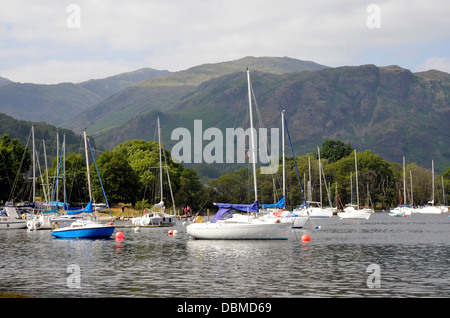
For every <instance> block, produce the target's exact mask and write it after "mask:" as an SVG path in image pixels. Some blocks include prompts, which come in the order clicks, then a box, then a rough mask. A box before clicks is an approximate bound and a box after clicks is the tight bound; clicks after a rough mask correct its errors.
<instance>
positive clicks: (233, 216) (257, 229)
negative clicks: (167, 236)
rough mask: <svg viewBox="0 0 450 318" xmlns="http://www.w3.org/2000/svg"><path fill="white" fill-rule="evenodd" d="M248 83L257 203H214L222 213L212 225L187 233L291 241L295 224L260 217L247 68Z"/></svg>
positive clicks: (193, 227)
mask: <svg viewBox="0 0 450 318" xmlns="http://www.w3.org/2000/svg"><path fill="white" fill-rule="evenodd" d="M247 84H248V99H249V116H250V139H251V140H250V142H251V150H252V156H253V157H252V158H253V160H252V161H253V183H254V192H255V202H254V203H253V204H231V203H214V204H215V205H216V206H217V207H219V211H218V212H217V214H216V215H215V217H214V218H213V219H212V220H211V221H210V222H206V223H193V224H190V225H188V226H187V227H186V232H187V233H188V234H189V235H190V236H191V237H192V238H194V239H208V240H214V239H216V240H287V239H288V238H289V234H290V231H291V229H292V222H281V220H280V219H279V218H266V219H264V218H261V217H258V216H257V214H258V213H259V211H260V210H259V203H258V191H257V182H256V149H255V140H254V133H253V115H252V95H251V84H250V71H249V69H247ZM239 211H241V212H246V214H244V215H242V214H239Z"/></svg>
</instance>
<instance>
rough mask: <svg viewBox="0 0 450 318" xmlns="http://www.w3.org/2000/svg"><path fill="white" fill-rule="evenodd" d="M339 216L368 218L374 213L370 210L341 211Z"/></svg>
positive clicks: (344, 217) (343, 217)
mask: <svg viewBox="0 0 450 318" xmlns="http://www.w3.org/2000/svg"><path fill="white" fill-rule="evenodd" d="M337 215H338V217H339V218H341V219H363V220H368V219H369V218H370V216H371V215H372V213H370V212H362V211H361V212H359V211H355V212H339V213H338V214H337Z"/></svg>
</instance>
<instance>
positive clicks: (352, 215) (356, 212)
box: [337, 150, 374, 220]
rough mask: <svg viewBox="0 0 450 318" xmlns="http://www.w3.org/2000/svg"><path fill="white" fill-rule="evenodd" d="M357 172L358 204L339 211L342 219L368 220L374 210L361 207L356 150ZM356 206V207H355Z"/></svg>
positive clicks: (356, 164) (356, 165)
mask: <svg viewBox="0 0 450 318" xmlns="http://www.w3.org/2000/svg"><path fill="white" fill-rule="evenodd" d="M355 172H356V200H357V201H356V202H357V204H356V205H350V206H347V207H346V208H344V212H338V214H337V215H338V217H339V218H340V219H365V220H368V219H369V218H370V216H371V215H372V213H373V212H374V211H373V210H372V209H369V208H365V209H360V208H359V190H358V162H357V159H356V150H355ZM355 207H356V208H355Z"/></svg>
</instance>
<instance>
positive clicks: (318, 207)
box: [294, 147, 333, 219]
mask: <svg viewBox="0 0 450 318" xmlns="http://www.w3.org/2000/svg"><path fill="white" fill-rule="evenodd" d="M317 153H318V158H319V189H320V201H312V197H311V188H312V185H311V160H310V158H308V159H309V160H308V163H309V181H308V192H307V193H308V198H307V203H308V204H307V206H308V208H306V206H305V205H303V206H302V207H301V208H300V209H296V210H294V212H295V213H298V214H299V215H301V216H306V217H310V218H312V219H316V218H331V217H333V208H331V202H330V207H323V204H322V175H323V177H324V180H325V175H324V174H323V169H322V164H321V160H320V149H319V147H317ZM327 193H328V191H327ZM328 200H329V201H330V198H329V193H328Z"/></svg>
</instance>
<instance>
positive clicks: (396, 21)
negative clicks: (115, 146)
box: [0, 0, 450, 84]
mask: <svg viewBox="0 0 450 318" xmlns="http://www.w3.org/2000/svg"><path fill="white" fill-rule="evenodd" d="M71 4H75V5H76V8H78V9H79V11H78V12H75V11H74V10H71V9H73V7H70V5H71ZM370 4H375V5H376V6H377V8H379V15H377V16H376V17H379V22H380V24H379V28H378V27H375V28H370V27H369V26H368V20H369V21H374V20H373V19H374V18H375V16H374V14H375V13H374V11H369V12H368V11H367V9H368V6H369V5H370ZM0 8H1V10H0V76H1V77H6V78H8V79H11V80H13V81H17V82H32V83H45V84H52V83H60V82H75V83H77V82H81V81H85V80H89V79H92V78H104V77H107V76H111V75H115V74H118V73H122V72H128V71H133V70H136V69H139V68H143V67H151V68H155V69H160V70H165V69H167V70H170V71H180V70H184V69H187V68H189V67H193V66H196V65H199V64H204V63H216V62H223V61H230V60H235V59H239V58H242V57H245V56H249V55H251V56H279V57H282V56H288V57H292V58H297V59H300V60H308V61H314V62H317V63H320V64H324V65H328V66H332V67H337V66H344V65H362V64H375V65H377V66H385V65H393V64H396V65H400V66H402V67H404V68H408V69H410V70H411V71H413V72H416V71H423V70H428V69H432V68H434V69H438V70H441V71H445V72H450V53H449V52H450V19H449V18H448V17H449V16H450V1H448V0H425V1H418V0H386V1H377V0H370V1H356V0H341V1H332V0H316V1H310V0H308V1H303V0H239V1H237V0H220V1H219V0H130V1H123V0H40V1H31V0H28V1H24V0H14V1H6V0H0ZM74 19H75V20H74ZM74 21H76V22H80V24H79V25H75V27H74V24H73V22H74ZM71 23H72V24H71ZM77 26H79V27H77Z"/></svg>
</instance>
